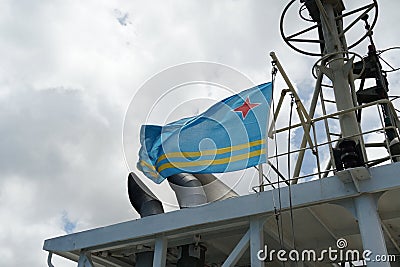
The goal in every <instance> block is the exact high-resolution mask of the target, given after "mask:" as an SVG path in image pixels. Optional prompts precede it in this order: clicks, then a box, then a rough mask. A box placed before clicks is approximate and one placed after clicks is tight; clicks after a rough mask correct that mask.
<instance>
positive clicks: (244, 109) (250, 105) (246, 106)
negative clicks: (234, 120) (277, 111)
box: [233, 97, 261, 119]
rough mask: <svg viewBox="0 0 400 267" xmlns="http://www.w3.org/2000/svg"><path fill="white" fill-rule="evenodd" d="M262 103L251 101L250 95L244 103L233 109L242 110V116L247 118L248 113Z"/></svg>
mask: <svg viewBox="0 0 400 267" xmlns="http://www.w3.org/2000/svg"><path fill="white" fill-rule="evenodd" d="M260 104H261V103H250V99H249V97H247V98H246V101H244V102H243V104H242V105H241V106H239V107H237V108H235V109H234V110H233V111H236V112H242V118H243V119H245V118H246V116H247V113H249V111H250V110H251V109H253V108H255V107H257V106H259V105H260Z"/></svg>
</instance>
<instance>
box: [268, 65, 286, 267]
mask: <svg viewBox="0 0 400 267" xmlns="http://www.w3.org/2000/svg"><path fill="white" fill-rule="evenodd" d="M277 72H278V69H277V68H276V66H275V62H274V61H272V71H271V76H272V77H271V90H272V96H273V95H274V91H275V90H274V89H275V78H276V74H277ZM272 112H273V114H275V101H274V99H272ZM273 123H274V125H275V121H273ZM276 137H277V136H276V131H275V132H274V142H275V155H278V142H277V140H276V139H277V138H276ZM275 160H276V168H277V169H278V170H279V160H278V157H276V158H275ZM272 197H273V201H274V214H275V220H276V226H277V231H278V237H279V245H280V246H281V249H282V250H283V232H282V230H283V223H282V219H281V220H279V217H280V216H281V211H282V200H281V185H280V177H279V175H278V199H279V211H278V210H277V208H276V205H275V195H274V194H273V193H272ZM283 266H285V262H283Z"/></svg>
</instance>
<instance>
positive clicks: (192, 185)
mask: <svg viewBox="0 0 400 267" xmlns="http://www.w3.org/2000/svg"><path fill="white" fill-rule="evenodd" d="M167 179H168V182H169V185H170V186H171V188H172V190H174V192H175V195H176V198H177V200H178V203H179V206H180V207H181V208H189V207H195V206H200V205H203V204H206V203H207V196H206V193H205V192H204V189H203V185H202V184H201V182H200V181H199V180H198V179H197V178H196V177H194V176H193V175H192V174H189V173H178V174H174V175H171V176H169V177H168V178H167Z"/></svg>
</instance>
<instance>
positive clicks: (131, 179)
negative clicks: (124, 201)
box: [128, 172, 164, 218]
mask: <svg viewBox="0 0 400 267" xmlns="http://www.w3.org/2000/svg"><path fill="white" fill-rule="evenodd" d="M128 195H129V200H130V202H131V204H132V206H133V208H134V209H135V210H136V211H137V212H138V213H139V214H140V217H142V218H143V217H147V216H151V215H156V214H160V213H164V209H163V206H162V204H161V202H160V200H158V199H157V197H156V196H155V195H153V193H152V192H151V191H150V190H149V189H148V188H147V186H146V185H145V184H144V183H143V182H142V181H141V180H140V178H139V177H138V176H137V175H136V174H135V173H133V172H131V173H130V174H129V176H128Z"/></svg>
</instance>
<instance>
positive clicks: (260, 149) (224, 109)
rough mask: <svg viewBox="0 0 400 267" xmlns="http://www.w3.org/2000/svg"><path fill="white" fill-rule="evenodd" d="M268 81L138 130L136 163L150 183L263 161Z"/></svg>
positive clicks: (270, 89)
mask: <svg viewBox="0 0 400 267" xmlns="http://www.w3.org/2000/svg"><path fill="white" fill-rule="evenodd" d="M271 98H272V86H271V83H266V84H261V85H258V86H256V87H253V88H250V89H247V90H245V91H242V92H240V93H239V94H236V95H233V96H231V97H228V98H226V99H224V100H222V101H220V102H218V103H216V104H215V105H213V106H212V107H210V108H209V109H208V110H206V111H205V112H203V113H202V114H200V115H198V116H194V117H190V118H184V119H181V120H178V121H175V122H171V123H169V124H167V125H165V126H156V125H143V126H142V128H141V129H140V143H141V145H142V147H141V148H140V151H139V162H138V164H137V167H138V169H139V170H141V171H142V172H143V173H144V174H145V175H146V176H147V177H149V178H150V179H152V180H153V181H154V182H156V183H161V182H162V181H163V180H164V179H165V178H167V177H168V176H171V175H174V174H177V173H184V172H185V173H222V172H230V171H237V170H242V169H246V168H249V167H251V166H255V165H258V164H260V163H264V162H266V132H267V125H268V117H269V106H270V102H271Z"/></svg>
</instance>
